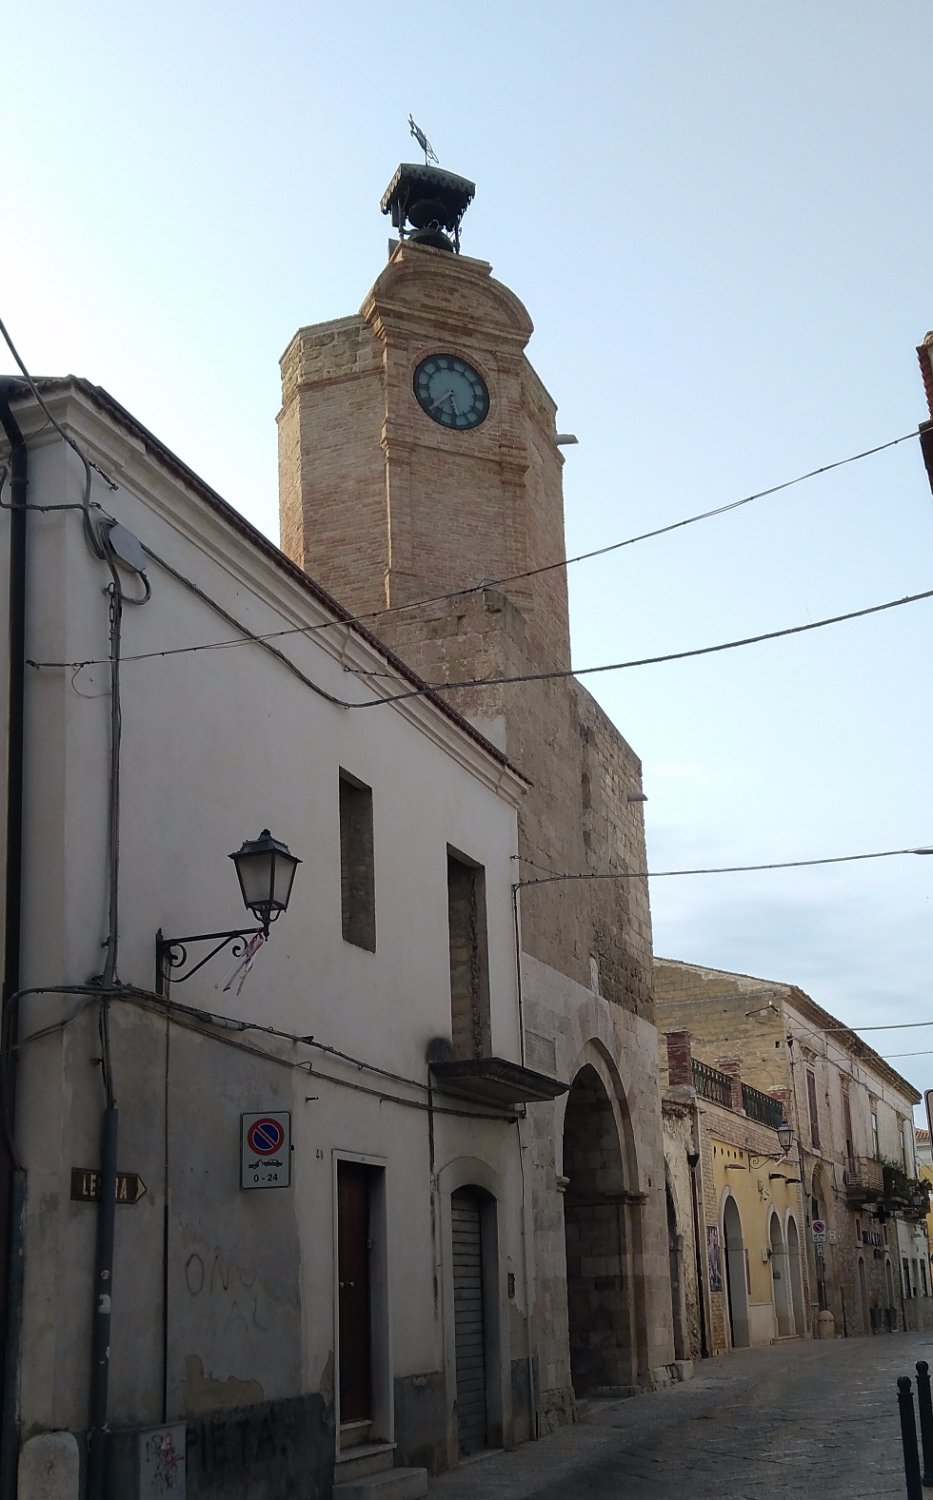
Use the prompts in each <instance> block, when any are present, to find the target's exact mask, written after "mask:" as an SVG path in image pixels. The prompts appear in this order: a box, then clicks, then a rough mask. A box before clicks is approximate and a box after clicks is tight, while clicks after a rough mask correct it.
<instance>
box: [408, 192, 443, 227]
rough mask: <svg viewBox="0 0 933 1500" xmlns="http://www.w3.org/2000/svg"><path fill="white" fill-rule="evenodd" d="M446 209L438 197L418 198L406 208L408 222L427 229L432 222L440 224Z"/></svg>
mask: <svg viewBox="0 0 933 1500" xmlns="http://www.w3.org/2000/svg"><path fill="white" fill-rule="evenodd" d="M446 217H447V211H446V209H445V207H444V204H443V203H442V202H441V200H440V198H419V199H418V201H417V202H416V203H412V204H411V206H410V208H409V210H408V222H409V224H414V226H415V228H416V229H427V228H428V226H429V225H431V224H433V223H435V222H436V223H439V224H442V223H443V222H444V220H445V219H446Z"/></svg>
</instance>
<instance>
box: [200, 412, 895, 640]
mask: <svg viewBox="0 0 933 1500" xmlns="http://www.w3.org/2000/svg"><path fill="white" fill-rule="evenodd" d="M916 436H917V434H916V432H907V433H904V434H903V436H902V437H897V438H891V439H890V440H889V441H888V442H886V443H878V444H877V445H876V446H875V447H874V448H866V449H864V450H863V451H862V452H861V453H853V454H850V455H849V456H848V457H847V458H840V459H836V460H835V461H834V462H833V463H829V464H823V465H822V466H821V467H820V468H817V469H810V470H808V472H807V473H806V474H798V475H797V476H796V478H794V479H786V480H784V481H783V482H782V483H781V484H775V485H771V486H770V487H769V488H768V489H764V490H757V491H755V492H754V493H753V494H751V495H745V496H744V497H743V498H742V499H741V500H732V501H730V502H729V503H727V504H726V505H718V506H715V507H714V508H713V509H712V510H704V511H700V512H698V513H697V514H696V515H692V516H686V517H684V518H683V519H682V520H679V521H672V522H670V523H669V524H668V525H666V526H658V527H656V528H655V529H654V530H652V531H643V532H639V533H638V534H637V535H636V536H630V537H626V538H625V539H624V540H623V541H620V542H609V543H608V544H607V545H605V546H602V547H594V548H593V549H592V550H591V551H589V552H578V553H576V554H575V555H574V556H573V557H565V558H561V559H560V560H558V561H556V562H549V563H542V564H541V565H540V566H539V567H537V568H527V569H525V570H524V571H523V572H520V573H507V574H505V575H503V576H502V577H501V578H484V579H483V580H482V581H481V582H479V583H474V584H470V585H468V586H467V587H465V588H460V589H450V590H448V591H447V592H446V593H443V594H431V595H429V596H427V597H426V598H423V599H415V600H413V601H412V602H411V603H408V604H393V605H389V606H387V607H386V608H384V609H373V610H368V611H366V612H365V613H363V614H359V615H351V616H349V617H348V618H347V619H342V620H327V621H324V622H322V623H320V624H318V625H292V626H287V627H284V628H282V629H281V630H276V631H269V632H266V633H265V634H263V635H262V636H257V637H254V639H255V640H276V639H279V638H280V637H282V636H289V635H314V634H316V633H318V632H320V631H324V630H334V629H336V628H338V627H340V626H341V625H363V624H366V623H368V622H369V621H372V620H381V619H385V618H386V617H387V616H389V615H397V614H404V613H408V612H410V611H412V610H416V609H422V608H426V607H428V606H429V605H432V604H443V603H446V602H447V601H448V600H453V599H464V598H467V597H468V596H469V595H470V594H476V593H478V592H479V591H480V590H482V589H487V588H500V587H502V586H503V585H504V584H508V583H519V582H521V581H522V580H524V579H527V578H537V577H539V576H540V575H541V574H542V573H551V572H554V571H556V570H557V569H558V568H567V567H570V566H571V564H573V563H578V562H587V561H589V560H590V559H591V558H594V557H605V556H606V555H607V554H609V553H610V552H618V551H619V550H620V549H621V548H623V547H633V546H635V545H636V543H638V542H645V541H650V540H652V539H653V538H655V537H659V536H665V535H666V534H667V533H668V532H672V531H679V530H681V529H682V528H683V527H685V526H693V525H695V524H696V522H698V521H708V520H710V519H712V518H713V517H715V516H722V515H726V514H728V512H730V511H733V510H738V509H739V508H740V507H742V506H745V505H750V504H751V503H752V501H754V500H762V499H764V498H765V497H766V496H768V495H776V494H778V493H779V492H780V491H781V490H786V489H790V488H791V487H792V486H793V485H797V484H802V483H803V482H804V481H805V480H807V479H814V478H816V477H817V476H818V475H820V474H828V473H830V472H831V470H833V469H839V468H842V467H844V466H845V465H846V464H852V463H857V462H858V461H859V460H860V459H863V458H870V457H872V455H873V454H876V453H883V452H884V451H885V450H886V449H888V448H894V447H897V445H898V444H899V443H905V442H907V441H908V440H909V439H912V438H915V437H916ZM241 645H243V641H242V640H231V641H216V642H213V643H212V644H211V646H210V649H211V650H218V649H223V648H226V647H234V646H241ZM193 649H198V648H197V647H195V648H193Z"/></svg>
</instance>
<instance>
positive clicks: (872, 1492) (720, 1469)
mask: <svg viewBox="0 0 933 1500" xmlns="http://www.w3.org/2000/svg"><path fill="white" fill-rule="evenodd" d="M918 1359H926V1360H927V1361H929V1362H930V1363H931V1365H933V1336H931V1335H929V1334H907V1335H904V1334H901V1335H893V1336H890V1337H880V1338H878V1337H876V1338H854V1339H837V1340H835V1341H832V1342H826V1343H816V1342H814V1343H810V1342H807V1343H796V1342H793V1343H787V1344H784V1345H781V1346H780V1347H775V1348H770V1349H745V1350H738V1351H736V1352H734V1353H732V1354H726V1355H722V1356H720V1357H718V1358H715V1359H710V1360H704V1361H703V1362H702V1363H700V1364H698V1365H697V1368H696V1374H695V1376H694V1378H693V1380H691V1381H688V1382H686V1383H685V1384H683V1385H679V1386H676V1387H674V1388H672V1389H670V1390H666V1391H659V1392H656V1393H655V1394H653V1395H647V1396H639V1397H636V1398H634V1399H632V1400H628V1401H597V1402H593V1403H591V1404H590V1406H589V1410H588V1414H587V1418H586V1420H585V1421H584V1422H581V1423H578V1424H577V1425H576V1426H574V1427H570V1428H564V1429H562V1430H561V1431H560V1432H556V1433H553V1434H551V1435H550V1436H548V1437H546V1438H543V1439H542V1440H541V1441H540V1442H537V1443H527V1444H525V1445H524V1446H523V1447H522V1448H520V1449H517V1450H516V1451H515V1452H513V1453H501V1454H496V1455H493V1456H489V1457H484V1458H481V1459H477V1460H475V1461H473V1462H472V1463H468V1464H465V1465H463V1466H462V1467H461V1468H460V1469H458V1470H456V1471H454V1472H453V1473H451V1474H447V1475H443V1476H442V1477H440V1478H439V1479H437V1480H435V1481H434V1482H433V1483H432V1484H431V1486H430V1490H429V1495H430V1500H578V1497H579V1500H590V1497H593V1500H598V1497H606V1500H609V1497H611V1500H700V1497H706V1496H714V1495H715V1496H724V1495H727V1496H729V1497H730V1500H771V1497H780V1500H800V1497H803V1496H808V1497H813V1496H818V1497H828V1500H843V1497H845V1500H861V1497H863V1496H864V1497H868V1496H871V1497H873V1500H887V1497H891V1500H893V1497H895V1496H896V1497H898V1500H903V1497H904V1495H905V1493H906V1490H905V1481H904V1466H903V1457H902V1450H901V1439H900V1427H899V1424H898V1411H897V1397H896V1384H895V1382H896V1380H897V1377H898V1376H899V1375H910V1376H911V1378H912V1379H913V1378H914V1377H915V1374H916V1371H915V1365H916V1361H917V1360H918Z"/></svg>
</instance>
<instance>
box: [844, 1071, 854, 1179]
mask: <svg viewBox="0 0 933 1500" xmlns="http://www.w3.org/2000/svg"><path fill="white" fill-rule="evenodd" d="M842 1124H843V1128H844V1130H845V1133H846V1161H847V1162H848V1165H849V1171H850V1172H852V1171H854V1169H855V1149H854V1147H853V1145H852V1105H851V1103H850V1101H849V1090H848V1088H847V1087H846V1085H845V1084H843V1085H842Z"/></svg>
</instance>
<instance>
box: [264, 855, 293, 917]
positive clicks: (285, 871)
mask: <svg viewBox="0 0 933 1500" xmlns="http://www.w3.org/2000/svg"><path fill="white" fill-rule="evenodd" d="M297 868H298V861H297V859H295V858H294V856H293V855H291V854H274V855H273V869H272V890H271V896H272V902H273V905H274V906H276V907H277V908H278V909H279V910H280V911H284V910H285V909H286V907H287V906H288V900H289V897H290V896H291V893H292V882H293V880H294V879H295V871H296V870H297Z"/></svg>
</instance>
